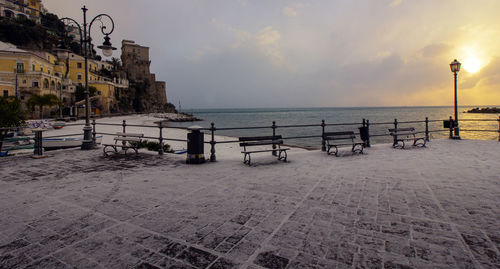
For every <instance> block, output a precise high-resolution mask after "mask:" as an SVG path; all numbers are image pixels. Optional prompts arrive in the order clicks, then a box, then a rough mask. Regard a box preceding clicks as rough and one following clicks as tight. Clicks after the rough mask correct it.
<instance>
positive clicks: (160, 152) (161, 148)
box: [158, 121, 163, 155]
mask: <svg viewBox="0 0 500 269" xmlns="http://www.w3.org/2000/svg"><path fill="white" fill-rule="evenodd" d="M159 128H160V137H159V138H158V140H159V143H160V148H159V149H158V155H163V125H162V122H161V121H160V124H159Z"/></svg>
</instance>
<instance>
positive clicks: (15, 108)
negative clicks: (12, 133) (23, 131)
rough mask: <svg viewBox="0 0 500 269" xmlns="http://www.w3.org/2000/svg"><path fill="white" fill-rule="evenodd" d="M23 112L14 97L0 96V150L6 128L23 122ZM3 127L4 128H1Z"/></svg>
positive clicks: (0, 149)
mask: <svg viewBox="0 0 500 269" xmlns="http://www.w3.org/2000/svg"><path fill="white" fill-rule="evenodd" d="M24 119H25V113H24V111H23V110H22V108H21V102H20V101H19V99H17V98H15V97H0V151H2V146H3V141H4V139H5V136H6V135H7V132H8V131H9V130H8V128H12V127H18V126H21V124H23V123H24ZM3 128H5V129H3Z"/></svg>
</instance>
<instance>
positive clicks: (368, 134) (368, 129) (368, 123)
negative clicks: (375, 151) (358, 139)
mask: <svg viewBox="0 0 500 269" xmlns="http://www.w3.org/2000/svg"><path fill="white" fill-rule="evenodd" d="M366 135H367V137H366V147H367V148H369V147H371V144H370V120H366Z"/></svg>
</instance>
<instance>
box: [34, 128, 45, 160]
mask: <svg viewBox="0 0 500 269" xmlns="http://www.w3.org/2000/svg"><path fill="white" fill-rule="evenodd" d="M33 131H34V132H35V148H34V151H33V154H34V155H35V157H41V156H42V155H43V145H42V129H34V130H33Z"/></svg>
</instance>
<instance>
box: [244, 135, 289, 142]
mask: <svg viewBox="0 0 500 269" xmlns="http://www.w3.org/2000/svg"><path fill="white" fill-rule="evenodd" d="M281 138H282V137H281V135H275V136H272V135H270V136H242V137H239V138H238V139H239V141H259V140H278V139H281Z"/></svg>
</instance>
